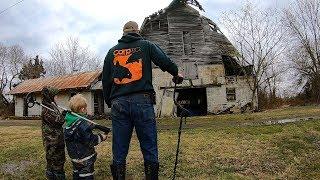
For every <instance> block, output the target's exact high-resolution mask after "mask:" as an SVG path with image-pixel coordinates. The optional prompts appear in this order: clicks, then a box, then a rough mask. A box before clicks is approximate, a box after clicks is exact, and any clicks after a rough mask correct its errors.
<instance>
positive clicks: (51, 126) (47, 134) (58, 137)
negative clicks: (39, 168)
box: [41, 87, 66, 180]
mask: <svg viewBox="0 0 320 180" xmlns="http://www.w3.org/2000/svg"><path fill="white" fill-rule="evenodd" d="M58 93H59V90H58V89H55V88H53V87H44V88H43V89H42V91H41V94H42V104H44V105H45V106H47V107H49V108H51V109H54V110H56V111H57V113H56V112H52V111H50V110H48V109H46V108H42V113H41V119H42V139H43V145H44V148H45V152H46V160H47V167H46V169H47V170H46V177H47V179H49V180H55V179H61V180H62V179H65V172H64V163H65V161H66V159H65V150H64V149H65V148H64V147H65V145H64V136H63V128H62V125H63V124H64V118H63V117H62V115H61V114H60V113H58V112H59V111H58V110H57V108H56V106H55V105H53V103H56V102H55V97H56V95H57V94H58Z"/></svg>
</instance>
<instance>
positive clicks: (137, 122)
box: [111, 94, 158, 165]
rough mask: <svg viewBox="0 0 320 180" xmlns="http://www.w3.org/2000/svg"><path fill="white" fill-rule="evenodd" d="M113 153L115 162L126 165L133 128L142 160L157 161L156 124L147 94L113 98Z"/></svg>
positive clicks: (151, 104)
mask: <svg viewBox="0 0 320 180" xmlns="http://www.w3.org/2000/svg"><path fill="white" fill-rule="evenodd" d="M111 119H112V133H113V134H112V152H113V163H114V164H115V165H119V164H125V163H126V157H127V154H128V150H129V145H130V140H131V136H132V132H133V128H135V130H136V134H137V137H138V139H139V142H140V149H141V151H142V154H143V159H144V161H145V162H154V163H157V162H158V145H157V125H156V120H155V114H154V109H153V103H152V100H151V98H150V95H148V94H132V95H127V96H121V97H118V98H115V99H113V100H112V103H111Z"/></svg>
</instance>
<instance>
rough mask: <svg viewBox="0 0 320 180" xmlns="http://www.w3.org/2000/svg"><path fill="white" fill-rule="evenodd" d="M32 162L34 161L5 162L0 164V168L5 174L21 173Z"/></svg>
mask: <svg viewBox="0 0 320 180" xmlns="http://www.w3.org/2000/svg"><path fill="white" fill-rule="evenodd" d="M32 164H34V163H33V162H31V161H20V163H6V164H3V165H2V166H1V170H2V171H3V172H4V173H5V174H10V175H19V174H21V173H23V172H24V171H25V170H26V169H27V168H28V167H30V166H31V165H32Z"/></svg>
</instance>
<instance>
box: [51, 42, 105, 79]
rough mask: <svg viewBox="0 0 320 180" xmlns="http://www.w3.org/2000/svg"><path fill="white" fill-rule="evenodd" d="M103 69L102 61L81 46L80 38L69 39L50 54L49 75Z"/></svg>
mask: <svg viewBox="0 0 320 180" xmlns="http://www.w3.org/2000/svg"><path fill="white" fill-rule="evenodd" d="M101 67H102V61H99V58H98V57H97V56H96V55H95V54H94V53H93V52H91V51H90V50H89V48H88V47H82V46H80V42H79V39H78V38H72V37H69V38H67V40H66V41H65V42H62V43H58V44H56V45H55V46H54V47H53V48H52V49H51V52H50V61H49V62H47V73H48V74H49V75H53V76H57V75H64V74H71V73H74V72H83V71H90V70H96V69H99V68H101Z"/></svg>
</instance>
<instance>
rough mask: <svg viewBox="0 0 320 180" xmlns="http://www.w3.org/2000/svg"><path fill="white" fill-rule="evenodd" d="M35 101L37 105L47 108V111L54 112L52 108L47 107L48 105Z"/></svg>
mask: <svg viewBox="0 0 320 180" xmlns="http://www.w3.org/2000/svg"><path fill="white" fill-rule="evenodd" d="M35 103H36V104H38V105H39V106H41V107H44V108H46V109H48V110H49V111H52V112H56V111H55V110H53V109H51V108H49V107H48V106H46V105H43V104H41V103H38V102H35Z"/></svg>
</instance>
